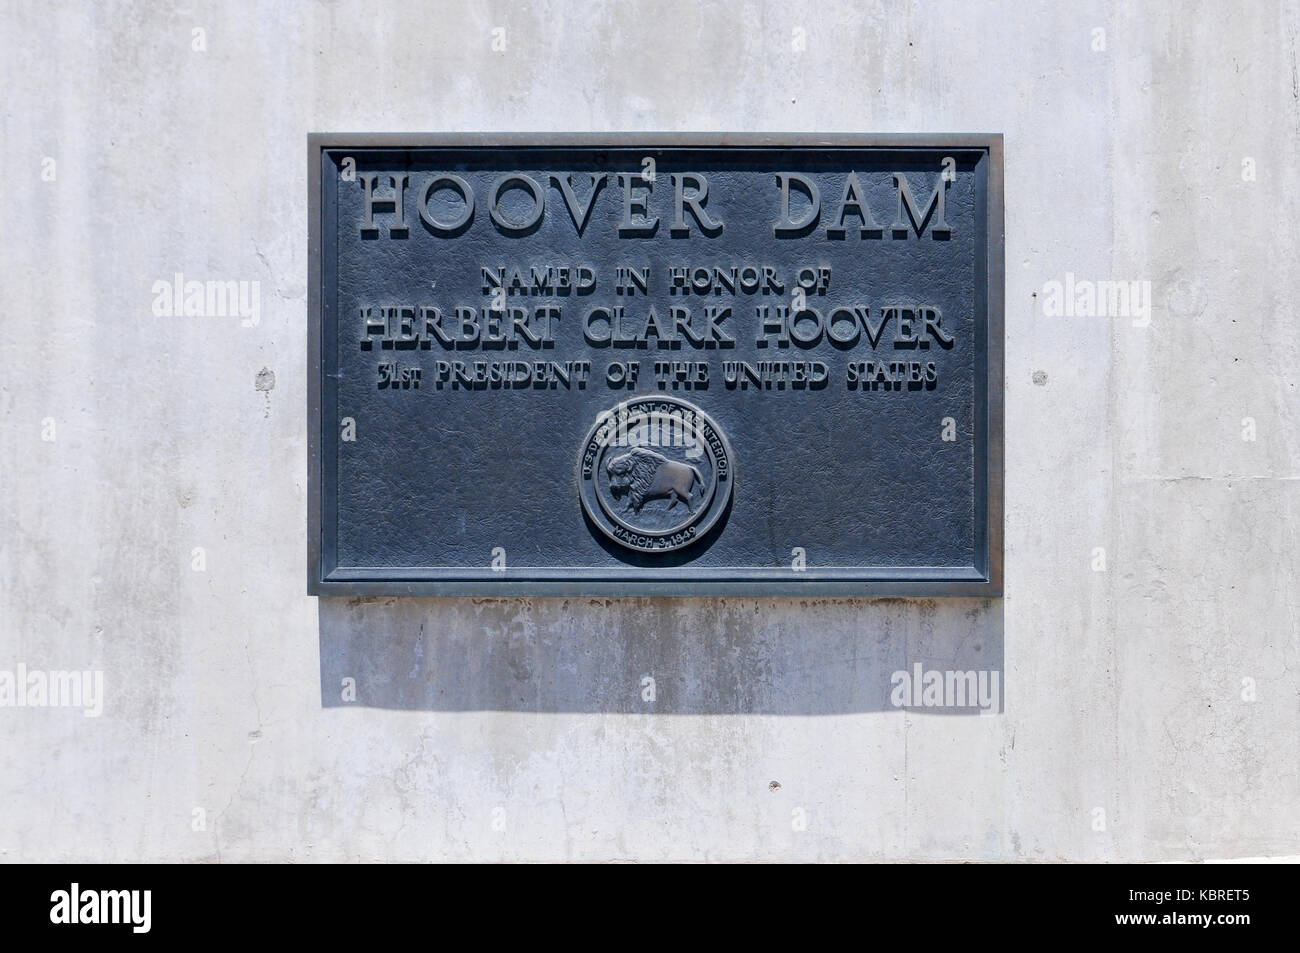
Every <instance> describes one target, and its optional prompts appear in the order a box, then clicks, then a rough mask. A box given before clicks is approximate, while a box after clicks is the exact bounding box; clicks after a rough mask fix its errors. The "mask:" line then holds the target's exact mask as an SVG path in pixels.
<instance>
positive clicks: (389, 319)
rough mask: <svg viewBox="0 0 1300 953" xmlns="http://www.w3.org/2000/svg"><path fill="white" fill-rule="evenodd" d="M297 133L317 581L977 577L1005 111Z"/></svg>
mask: <svg viewBox="0 0 1300 953" xmlns="http://www.w3.org/2000/svg"><path fill="white" fill-rule="evenodd" d="M309 154H310V168H309V188H310V204H311V210H310V212H311V219H310V246H309V248H310V262H311V275H310V284H309V288H310V291H309V299H310V300H309V310H310V318H311V340H310V345H309V408H308V412H309V443H310V473H309V488H310V491H309V522H310V529H309V532H310V535H309V543H308V563H309V581H308V586H309V591H310V592H312V593H317V594H321V595H331V594H334V595H349V594H412V595H534V594H556V595H559V594H592V595H717V594H761V595H864V596H872V595H898V596H934V595H957V596H977V595H984V596H996V595H1000V594H1001V579H1002V349H1003V344H1002V306H1003V301H1002V294H1003V292H1002V282H1003V260H1002V142H1001V137H1000V136H992V135H958V136H954V135H935V136H815V135H755V136H736V135H724V136H707V135H653V134H646V135H637V136H624V135H565V136H548V137H546V138H545V140H544V141H543V140H541V139H540V138H539V137H536V136H521V135H456V136H419V135H400V134H399V135H332V134H331V135H313V136H311V137H309ZM647 160H651V163H652V164H648V163H647ZM651 171H653V175H654V178H653V181H651V180H650V178H649V175H650V172H651ZM810 183H811V187H810V185H809V184H810ZM706 190H707V191H706ZM936 190H939V191H936ZM813 192H817V193H819V198H820V203H821V205H820V214H819V216H818V217H817V219H816V221H815V222H809V223H807V224H805V223H804V221H803V219H805V218H808V217H810V210H809V205H810V199H809V197H810V195H811V194H812V193H813ZM368 195H369V197H370V199H369V201H368V199H367V196H368ZM787 196H788V202H789V210H788V213H787V210H786V209H785V208H784V204H785V202H786V201H787ZM936 196H938V197H941V198H942V202H943V205H942V214H940V210H939V208H938V207H936V206H935V205H934V204H930V205H929V206H927V201H929V202H931V203H933V202H934V200H935V198H936ZM397 197H400V198H401V208H400V211H399V209H398V208H397V206H396V205H395V204H394V202H393V201H391V200H394V199H395V198H397ZM466 197H470V198H471V199H472V205H471V204H470V202H467V201H466ZM385 200H390V201H387V202H386V201H385ZM692 200H694V201H692ZM653 220H657V226H656V227H651V225H650V222H651V221H653ZM944 226H946V228H945V227H944ZM673 268H685V269H687V271H686V272H685V273H684V274H685V279H684V284H685V287H682V282H681V281H679V282H678V284H677V285H676V286H674V284H673V276H674V273H673V272H672V271H670V269H673ZM805 268H807V269H810V271H804V272H802V275H801V270H802V269H805ZM515 269H518V270H519V278H518V281H517V282H516V285H515V286H514V287H512V285H511V278H512V277H513V275H514V271H515ZM534 269H536V270H537V271H538V273H537V275H536V276H535V275H534V273H533V272H534ZM620 269H621V270H620ZM749 269H753V270H752V271H751V270H749ZM768 269H770V271H769V270H768ZM485 271H486V272H488V273H491V274H495V275H499V276H500V278H497V279H494V278H491V277H490V275H489V274H487V273H485ZM678 274H681V273H678ZM798 277H802V279H803V281H804V283H805V284H806V285H808V287H807V288H805V289H804V293H803V298H802V300H799V298H797V297H796V288H798V281H797V278H798ZM498 280H499V281H500V283H501V284H502V285H503V286H504V292H497V290H496V282H497V281H498ZM674 287H675V288H676V290H675V291H674ZM620 290H622V291H623V292H625V293H619V292H620ZM616 308H622V309H623V311H622V314H619V313H618V312H617V311H615V309H616ZM728 308H729V309H730V311H729V312H728V311H727V310H726V309H728ZM457 309H461V310H460V311H458V310H457ZM763 309H766V310H763ZM782 309H784V311H782ZM808 309H810V310H808ZM652 310H653V312H654V313H653V315H652V314H651V313H650V312H651V311H652ZM792 315H796V316H797V318H796V320H794V321H791V316H792ZM831 315H835V318H834V320H833V321H832V320H830V318H831ZM765 321H766V322H770V325H771V326H768V327H765ZM633 364H635V366H636V367H637V368H638V371H637V376H636V380H635V381H634V382H632V381H629V380H627V379H622V378H620V376H619V374H618V373H617V371H618V368H620V367H621V368H623V369H624V370H625V372H626V370H627V369H628V368H629V367H630V366H631V365H633ZM611 366H614V367H613V372H614V373H613V376H612V379H611V376H610V374H611ZM702 375H707V379H702Z"/></svg>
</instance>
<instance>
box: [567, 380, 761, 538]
mask: <svg viewBox="0 0 1300 953" xmlns="http://www.w3.org/2000/svg"><path fill="white" fill-rule="evenodd" d="M735 482H736V467H735V462H734V459H733V457H732V454H731V445H730V444H728V443H727V438H726V437H724V436H723V434H722V431H721V430H720V429H718V425H717V424H716V423H714V421H713V419H712V418H710V417H709V416H708V414H706V413H704V411H702V410H700V409H699V408H698V407H696V406H694V405H693V404H688V403H687V402H686V401H684V400H680V399H678V398H676V397H667V396H659V395H655V396H649V397H634V398H632V399H630V400H627V401H624V402H623V403H621V404H619V405H617V406H616V407H614V408H613V409H611V410H606V411H603V412H602V413H601V414H600V416H599V417H597V418H596V422H595V423H594V424H593V425H592V427H591V429H590V430H589V431H587V437H586V439H585V440H583V442H582V450H581V452H580V453H579V455H578V488H579V494H580V495H581V498H582V508H583V509H584V510H585V511H586V513H587V516H588V517H589V518H590V519H591V521H592V522H593V523H595V524H596V525H597V526H599V527H600V529H601V531H602V532H603V533H605V535H606V536H608V537H610V539H613V540H615V541H616V542H618V543H620V544H622V545H623V546H626V547H628V548H629V549H635V550H639V551H641V552H643V553H662V552H668V551H670V550H674V549H681V548H683V547H685V546H689V545H691V543H693V542H695V541H696V540H697V539H700V538H701V537H702V536H703V535H704V534H705V533H707V532H708V531H709V530H710V529H711V528H712V527H713V524H714V523H716V522H717V521H718V517H720V516H721V515H722V513H723V511H724V510H726V508H727V503H728V501H729V500H730V499H731V488H732V486H733V485H734V484H735Z"/></svg>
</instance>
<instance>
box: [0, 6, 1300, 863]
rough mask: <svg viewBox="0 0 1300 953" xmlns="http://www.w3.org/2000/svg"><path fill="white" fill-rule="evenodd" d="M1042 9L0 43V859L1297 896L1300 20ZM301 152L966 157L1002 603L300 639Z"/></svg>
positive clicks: (478, 13)
mask: <svg viewBox="0 0 1300 953" xmlns="http://www.w3.org/2000/svg"><path fill="white" fill-rule="evenodd" d="M1075 6H1076V5H1073V4H1071V5H1066V4H1057V3H1052V2H1044V3H1010V2H972V3H963V4H948V3H936V4H921V3H857V2H839V3H818V4H811V3H810V4H800V3H786V2H782V3H771V4H763V3H759V2H735V3H721V2H707V0H687V2H680V3H660V4H649V3H648V4H642V5H640V6H638V7H637V8H636V9H635V10H634V9H632V8H631V7H630V5H627V6H625V5H622V4H607V3H600V2H590V3H582V2H560V0H553V2H538V3H532V4H523V3H519V4H507V3H501V2H481V0H475V2H466V3H436V4H427V5H423V6H422V7H420V6H419V5H416V4H410V5H407V4H402V5H396V4H395V5H392V7H390V6H389V5H386V4H380V3H365V2H361V3H319V4H311V5H309V4H298V3H289V2H267V3H261V4H247V3H209V2H203V0H196V2H192V3H187V4H176V5H175V6H172V7H169V6H167V5H166V4H155V3H137V4H127V3H108V4H102V5H101V4H92V3H74V2H69V3H59V4H49V3H44V2H38V0H31V2H14V0H8V2H5V3H4V4H3V5H2V6H0V78H2V82H0V89H3V91H4V92H3V97H2V98H3V109H2V110H0V116H2V119H0V123H2V125H0V163H2V168H3V170H4V175H3V176H2V177H0V242H2V243H3V245H2V248H3V254H2V255H0V313H2V314H3V321H4V333H3V336H2V338H0V340H2V341H3V347H2V355H3V356H2V358H0V361H2V367H3V372H2V373H0V423H2V426H3V452H2V455H0V475H2V477H3V494H0V600H2V604H0V669H8V670H16V666H18V665H19V664H24V665H26V666H27V667H28V668H29V669H43V670H51V669H89V670H99V671H102V672H103V678H104V696H105V700H104V710H103V714H102V715H101V716H100V717H98V718H90V717H85V716H84V715H83V714H82V713H81V712H80V711H78V710H75V709H67V708H32V707H27V708H0V804H3V805H4V807H3V809H2V810H0V858H4V859H7V860H119V859H183V860H224V861H242V860H285V859H293V860H361V859H363V860H412V859H511V860H521V859H565V858H568V859H584V860H606V859H616V858H636V859H645V860H650V859H666V858H671V859H692V860H699V859H707V860H724V859H729V860H753V859H790V860H794V859H806V860H835V859H851V858H852V859H917V860H950V859H977V860H1012V859H1027V860H1060V859H1069V860H1119V859H1160V858H1181V859H1196V858H1203V857H1211V858H1213V857H1240V856H1263V855H1285V854H1289V855H1294V854H1297V853H1300V807H1298V805H1300V760H1298V754H1297V751H1298V748H1300V746H1298V745H1297V727H1298V723H1300V702H1298V700H1297V693H1298V691H1300V652H1298V650H1297V633H1298V632H1300V578H1298V576H1300V558H1297V555H1296V554H1297V549H1298V548H1300V538H1298V537H1300V530H1298V528H1297V527H1300V395H1298V392H1297V384H1296V381H1297V377H1298V376H1300V323H1298V322H1297V321H1296V318H1295V314H1294V312H1293V311H1292V303H1293V299H1294V296H1295V292H1296V291H1297V285H1298V282H1297V277H1298V276H1297V261H1298V260H1300V243H1298V240H1297V233H1296V226H1295V220H1296V214H1295V213H1296V204H1297V203H1296V200H1295V198H1294V196H1295V195H1296V191H1297V188H1300V181H1297V180H1298V179H1300V163H1297V158H1296V156H1297V145H1298V144H1300V84H1298V81H1297V79H1296V76H1297V73H1296V60H1297V52H1296V34H1297V29H1298V28H1300V14H1298V13H1297V9H1296V8H1295V6H1294V5H1290V4H1282V3H1270V2H1258V3H1249V4H1228V3H1223V4H1209V3H1207V4H1173V3H1168V4H1160V3H1155V4H1153V3H1139V2H1134V3H1114V4H1094V5H1091V6H1082V7H1079V8H1078V9H1075ZM496 27H502V28H504V30H505V34H504V35H505V40H506V49H505V50H504V51H500V52H494V51H493V49H492V40H493V34H492V31H493V29H494V28H496ZM1099 28H1100V29H1103V30H1104V31H1105V35H1104V41H1103V40H1102V38H1101V37H1100V35H1099V34H1097V33H1096V32H1095V31H1096V30H1097V29H1099ZM796 29H801V30H802V31H803V34H802V36H803V38H804V40H805V43H806V49H804V50H803V51H796V50H794V49H793V46H794V45H795V42H794V41H795V39H796V36H797V35H796V32H795V31H796ZM195 30H202V31H203V32H202V34H195V33H194V32H193V31H195ZM200 39H202V41H203V42H202V43H199V40H200ZM1103 42H1104V49H1096V48H1095V47H1100V46H1102V45H1103ZM196 46H205V48H204V49H201V50H199V49H195V47H196ZM312 130H332V131H401V130H411V131H454V130H537V131H551V130H575V131H580V130H596V131H606V130H670V131H685V130H700V131H710V130H717V131H724V130H735V131H763V130H768V131H772V130H775V131H781V130H790V131H823V132H830V131H855V132H861V131H873V132H894V131H907V132H918V131H922V132H923V131H935V132H938V131H991V132H1003V133H1005V135H1006V181H1007V209H1006V212H1007V215H1006V220H1007V241H1006V260H1007V394H1006V407H1007V413H1006V474H1007V481H1006V501H1007V506H1006V513H1007V516H1006V539H1007V549H1006V598H1005V599H1003V600H1001V601H997V602H993V603H982V602H969V601H937V600H936V601H880V602H871V601H801V600H782V601H770V600H752V599H727V600H711V601H693V600H662V601H617V600H613V601H611V600H576V599H575V600H518V601H510V600H459V601H436V600H413V599H384V600H319V601H318V600H316V599H312V598H308V597H307V596H306V595H305V578H306V567H305V559H306V553H305V532H306V529H305V523H306V486H305V480H306V472H307V465H306V445H307V438H306V433H307V422H306V419H305V404H306V376H305V375H306V356H305V348H306V324H305V322H306V288H305V284H306V274H307V247H306V246H307V243H306V182H305V170H306V162H305V149H306V134H307V132H308V131H312ZM1248 158H1249V159H1251V160H1252V162H1253V179H1252V178H1251V177H1250V174H1249V173H1250V172H1251V171H1252V169H1251V166H1250V165H1243V163H1244V162H1245V160H1246V159H1248ZM47 160H53V163H54V164H53V165H51V163H50V162H49V161H47ZM176 272H181V273H183V274H184V275H185V276H186V277H187V278H197V279H200V280H206V279H228V280H246V281H256V282H260V286H259V287H260V292H261V297H260V314H259V316H258V317H259V320H258V321H257V322H256V323H255V324H252V323H251V322H250V325H251V326H243V322H241V321H240V320H239V319H238V318H223V317H207V318H193V317H192V318H166V317H157V316H155V315H154V314H153V312H152V309H151V305H152V302H153V295H152V293H151V288H152V285H153V283H154V282H155V281H157V280H171V278H172V276H173V275H174V274H175V273H176ZM1071 273H1072V274H1073V275H1075V276H1076V278H1077V279H1088V280H1106V279H1125V280H1136V281H1149V282H1150V283H1151V290H1152V298H1153V302H1154V306H1153V308H1152V310H1151V314H1150V318H1149V321H1146V320H1144V319H1143V318H1142V317H1141V316H1140V315H1139V316H1136V317H1134V316H1122V317H1078V316H1075V317H1070V316H1051V315H1049V314H1047V313H1045V309H1044V307H1043V300H1044V288H1045V286H1046V284H1047V283H1048V282H1051V281H1062V282H1064V281H1065V280H1066V276H1067V274H1071ZM1246 418H1250V421H1251V423H1247V422H1245V419H1246ZM1252 425H1253V434H1252V433H1251V427H1252ZM1252 436H1253V439H1249V438H1250V437H1252ZM196 549H202V551H203V552H202V554H201V557H200V555H196V553H195V550H196ZM1099 550H1104V554H1103V553H1100V552H1099ZM1103 559H1104V564H1103ZM196 566H201V567H202V570H201V571H199V570H196V568H195V567H196ZM918 662H919V663H922V664H923V665H924V666H925V667H926V668H938V669H995V670H998V671H999V672H1001V673H1002V678H1003V680H1004V684H1005V689H1004V691H1005V697H1004V700H1003V704H1002V705H1001V708H1000V711H999V712H997V713H995V714H991V715H982V716H981V715H975V714H970V713H957V712H951V711H950V712H947V713H941V714H935V713H928V712H924V711H910V712H909V711H900V710H898V709H896V708H895V707H894V706H893V705H892V704H891V703H890V697H889V696H890V689H891V685H890V674H891V673H892V672H893V671H895V670H899V669H908V668H909V667H910V666H912V665H914V664H915V663H918ZM645 676H650V677H653V678H654V679H655V686H656V692H655V698H654V700H653V701H646V700H645V699H644V697H643V688H642V680H643V678H644V677H645ZM343 678H354V679H356V685H357V701H356V702H355V703H350V702H344V701H342V699H341V693H340V687H339V686H340V684H341V681H342V679H343ZM1246 680H1249V681H1246Z"/></svg>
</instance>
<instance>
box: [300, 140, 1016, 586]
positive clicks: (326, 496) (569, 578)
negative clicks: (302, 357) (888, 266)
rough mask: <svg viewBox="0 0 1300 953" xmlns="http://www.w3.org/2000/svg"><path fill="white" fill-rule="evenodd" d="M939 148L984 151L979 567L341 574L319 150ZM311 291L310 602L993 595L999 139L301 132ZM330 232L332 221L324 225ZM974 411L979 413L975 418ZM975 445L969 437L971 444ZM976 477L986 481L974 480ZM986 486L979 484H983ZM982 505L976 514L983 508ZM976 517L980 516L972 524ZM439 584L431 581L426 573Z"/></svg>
mask: <svg viewBox="0 0 1300 953" xmlns="http://www.w3.org/2000/svg"><path fill="white" fill-rule="evenodd" d="M439 147H442V148H460V149H467V148H475V149H485V150H490V149H494V148H527V147H533V148H551V147H553V148H566V147H568V148H592V149H596V148H602V147H604V148H621V149H627V148H635V147H645V148H646V149H660V148H682V147H690V148H697V149H702V148H707V149H716V150H720V151H721V150H728V149H745V148H768V149H772V148H784V147H788V148H792V149H816V148H819V147H824V148H882V149H895V150H907V149H924V150H927V151H929V150H939V149H945V148H951V149H962V150H967V151H970V150H975V151H980V150H982V151H983V152H985V154H986V158H985V160H983V161H986V162H987V163H988V168H987V211H986V215H985V222H986V230H985V234H984V235H983V236H981V238H980V241H982V242H983V245H984V251H985V259H986V261H987V272H986V274H985V275H984V276H983V278H984V287H985V290H986V296H987V302H986V304H987V307H986V334H985V339H984V341H983V342H982V343H983V344H984V348H983V353H982V355H980V356H981V357H982V361H981V362H980V364H979V365H978V366H979V367H981V368H983V369H984V371H985V380H986V383H987V387H986V389H985V392H984V394H983V398H984V401H983V407H982V410H983V418H984V420H983V431H984V433H983V442H984V447H985V449H986V452H985V460H986V467H985V472H983V473H982V474H981V473H979V472H977V473H976V474H975V479H976V487H975V497H976V502H977V507H976V532H977V534H979V535H981V536H982V537H983V543H984V553H983V557H984V558H983V565H977V566H973V567H956V568H953V567H942V568H935V569H928V568H924V567H921V568H918V567H882V568H876V569H873V570H872V575H873V577H874V578H871V579H864V578H862V573H861V571H860V570H857V569H834V568H829V569H828V568H816V567H808V569H807V570H805V571H802V572H797V573H796V572H794V571H792V570H785V571H783V572H780V574H779V575H778V571H776V570H765V569H751V568H737V569H729V570H725V571H724V572H721V573H720V572H719V571H718V570H711V572H712V573H713V574H714V575H725V576H726V578H712V579H707V580H698V581H692V580H682V579H680V578H678V579H663V578H655V576H654V570H653V569H643V570H641V572H642V573H643V574H644V578H638V579H636V580H631V581H629V580H626V579H620V580H610V579H601V578H600V572H599V571H593V570H589V569H584V568H582V567H570V568H558V569H557V568H547V569H537V568H527V567H524V568H519V569H510V568H507V569H506V570H504V571H496V572H493V571H491V570H490V568H489V567H487V566H484V567H483V569H482V570H466V569H445V568H435V569H429V570H420V569H411V568H400V569H383V568H378V569H373V570H371V569H359V568H355V567H345V568H338V567H337V566H336V565H334V563H333V557H334V552H333V543H332V541H331V540H330V539H329V538H327V536H326V534H325V533H324V529H325V527H326V525H327V520H328V518H329V515H330V507H331V505H332V503H331V498H330V485H329V483H328V482H327V481H326V480H325V474H324V467H325V465H326V463H327V462H328V461H329V460H330V459H332V456H331V453H332V451H333V450H334V449H336V448H337V442H338V434H337V428H336V427H334V426H331V427H330V428H328V430H329V434H328V435H327V433H326V428H325V427H324V426H323V424H324V416H323V414H324V410H325V408H324V405H323V387H322V384H323V374H324V373H325V371H326V368H325V366H324V364H323V363H322V362H323V360H324V355H325V351H326V348H325V346H324V334H325V332H326V330H328V329H329V328H331V327H332V326H333V325H332V324H331V323H330V322H329V321H327V319H326V316H325V314H324V310H323V309H324V304H325V299H324V294H323V286H322V282H323V280H324V274H323V268H322V259H321V250H322V240H323V237H324V235H325V234H326V232H325V229H326V225H327V223H326V222H325V221H324V219H323V215H324V213H325V208H324V203H323V202H322V192H321V186H322V177H321V169H322V163H323V159H324V155H325V152H326V151H327V150H337V149H344V150H352V149H355V150H358V151H361V150H373V149H403V148H406V149H424V148H439ZM307 155H308V168H307V188H308V244H307V256H308V285H307V326H308V347H307V420H308V428H307V447H308V452H307V525H308V535H307V592H308V594H309V595H315V596H348V597H351V596H442V597H464V596H478V597H494V596H495V597H531V596H605V597H646V596H652V597H653V596H658V597H683V596H685V597H692V596H696V597H709V596H751V597H755V596H756V597H799V598H816V597H839V598H843V597H862V598H933V597H968V598H971V597H973V598H999V597H1001V596H1002V574H1003V512H1004V498H1003V466H1004V447H1003V439H1004V434H1005V421H1004V360H1005V358H1004V353H1005V341H1004V308H1005V287H1004V285H1005V259H1004V240H1005V236H1004V180H1003V137H1002V134H1001V133H906V134H897V133H891V134H858V133H836V134H821V133H663V132H646V133H538V132H533V133H309V134H308V136H307ZM328 224H332V223H328ZM980 409H981V408H978V407H977V412H978V411H979V410H980ZM978 445H979V438H978V437H977V446H978ZM981 477H982V478H983V479H982V480H981ZM981 484H982V485H981ZM980 502H982V503H983V505H982V507H981V506H980V505H979V503H980ZM980 516H983V520H982V521H981V520H980V519H979V517H980ZM434 572H436V573H438V575H439V578H436V579H433V578H427V577H428V575H430V574H432V573H434Z"/></svg>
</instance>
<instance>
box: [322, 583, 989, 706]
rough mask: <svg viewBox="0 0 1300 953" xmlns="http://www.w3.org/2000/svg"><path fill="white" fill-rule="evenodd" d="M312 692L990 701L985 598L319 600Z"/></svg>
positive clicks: (633, 699) (777, 701)
mask: <svg viewBox="0 0 1300 953" xmlns="http://www.w3.org/2000/svg"><path fill="white" fill-rule="evenodd" d="M319 617H320V657H321V705H322V706H323V707H325V708H346V707H349V706H356V705H360V706H363V707H371V708H392V709H405V710H417V711H520V712H574V713H578V712H602V713H645V712H657V713H659V714H678V715H713V714H766V715H834V714H848V713H853V712H871V711H891V710H900V709H902V708H904V707H906V708H907V709H908V710H911V711H914V712H927V713H937V714H955V715H976V714H980V713H981V711H993V712H1000V711H1001V710H1002V705H1003V690H1004V681H1005V679H1004V678H1003V605H1002V600H1000V599H992V600H984V599H943V600H936V599H920V600H913V599H873V600H855V599H816V600H813V599H809V600H800V599H707V600H701V599H596V598H568V599H415V598H400V599H398V598H360V599H337V598H322V599H320V600H319Z"/></svg>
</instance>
